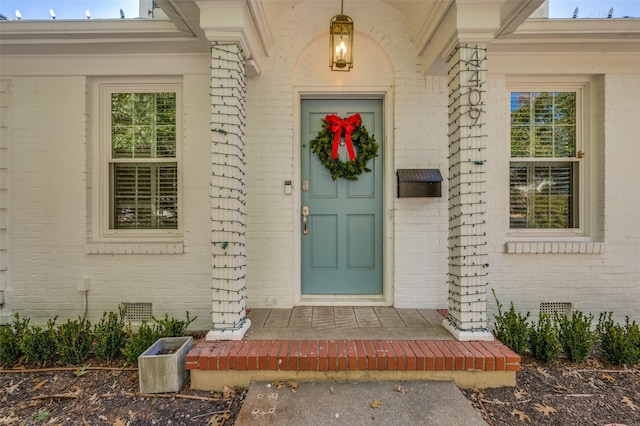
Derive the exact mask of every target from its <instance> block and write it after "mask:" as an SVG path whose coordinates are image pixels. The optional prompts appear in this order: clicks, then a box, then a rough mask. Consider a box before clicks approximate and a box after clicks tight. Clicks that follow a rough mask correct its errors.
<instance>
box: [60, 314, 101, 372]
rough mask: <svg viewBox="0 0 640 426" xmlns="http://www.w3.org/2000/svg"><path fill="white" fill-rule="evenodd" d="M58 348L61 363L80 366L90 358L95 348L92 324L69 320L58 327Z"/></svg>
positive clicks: (83, 320) (79, 319)
mask: <svg viewBox="0 0 640 426" xmlns="http://www.w3.org/2000/svg"><path fill="white" fill-rule="evenodd" d="M57 346H58V355H59V356H60V362H62V363H63V364H71V365H79V364H81V363H83V362H84V361H85V360H86V359H87V358H88V357H89V352H91V348H92V347H93V331H92V330H91V323H90V322H89V321H87V320H85V319H82V318H78V319H77V320H73V321H72V320H68V321H67V322H66V323H64V324H62V325H60V326H59V327H58V333H57Z"/></svg>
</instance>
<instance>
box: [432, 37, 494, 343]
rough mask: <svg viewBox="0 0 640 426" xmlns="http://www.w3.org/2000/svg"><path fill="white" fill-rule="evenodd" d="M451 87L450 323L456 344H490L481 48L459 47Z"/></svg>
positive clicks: (451, 66) (483, 61)
mask: <svg viewBox="0 0 640 426" xmlns="http://www.w3.org/2000/svg"><path fill="white" fill-rule="evenodd" d="M447 62H448V64H449V72H448V88H449V273H448V276H449V279H448V285H449V318H448V319H447V320H445V322H444V325H445V327H446V328H447V329H449V331H450V332H451V333H452V334H453V335H454V336H455V337H456V338H457V339H458V340H489V339H492V338H493V336H492V335H491V333H489V332H488V330H487V306H486V297H487V287H488V271H489V264H488V261H487V250H486V245H487V237H486V230H485V223H486V222H485V215H486V210H487V204H486V203H487V201H486V190H487V183H486V171H485V167H484V164H485V160H486V144H487V142H488V141H487V134H486V131H485V122H486V119H485V114H486V113H485V110H484V104H485V101H484V99H485V94H486V89H487V77H486V76H487V58H486V48H485V47H484V46H483V45H479V46H476V45H473V46H471V45H459V46H458V47H456V48H455V49H454V51H453V53H452V54H451V56H450V57H449V59H448V61H447Z"/></svg>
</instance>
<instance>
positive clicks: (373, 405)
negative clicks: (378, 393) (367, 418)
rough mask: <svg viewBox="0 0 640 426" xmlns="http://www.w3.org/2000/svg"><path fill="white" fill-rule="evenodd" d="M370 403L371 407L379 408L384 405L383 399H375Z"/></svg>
mask: <svg viewBox="0 0 640 426" xmlns="http://www.w3.org/2000/svg"><path fill="white" fill-rule="evenodd" d="M369 405H370V406H371V408H378V407H380V406H381V405H382V401H381V400H379V399H374V400H373V401H372V402H371V404H369Z"/></svg>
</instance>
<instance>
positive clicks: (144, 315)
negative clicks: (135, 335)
mask: <svg viewBox="0 0 640 426" xmlns="http://www.w3.org/2000/svg"><path fill="white" fill-rule="evenodd" d="M121 306H122V308H123V309H124V312H125V314H124V317H125V320H126V321H130V322H142V321H151V320H152V319H153V318H152V317H151V315H152V310H151V308H152V304H151V303H128V302H122V304H121Z"/></svg>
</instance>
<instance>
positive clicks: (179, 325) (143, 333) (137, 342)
mask: <svg viewBox="0 0 640 426" xmlns="http://www.w3.org/2000/svg"><path fill="white" fill-rule="evenodd" d="M186 314H187V319H186V320H184V321H182V320H177V319H175V318H173V317H172V318H169V315H168V314H165V315H164V318H163V319H158V318H155V317H154V318H153V323H152V324H148V323H147V322H146V321H143V322H142V324H140V328H138V333H136V334H134V333H133V330H132V329H131V324H129V325H128V326H127V336H128V341H127V343H126V344H125V346H124V348H123V349H122V353H123V354H124V356H125V358H126V359H127V362H128V363H130V364H135V363H137V362H138V357H139V356H140V354H142V353H143V352H144V351H146V350H147V349H148V348H149V346H151V345H152V344H153V343H154V342H155V341H156V340H158V339H160V338H162V337H180V336H184V334H185V332H186V331H187V327H188V326H189V324H191V323H192V322H193V321H195V319H196V318H197V317H195V318H193V319H190V318H189V312H187V313H186Z"/></svg>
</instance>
